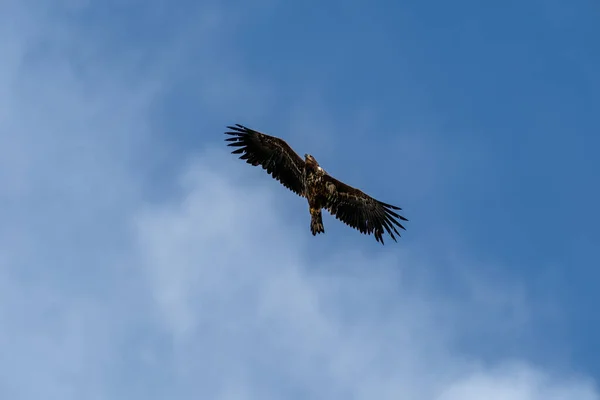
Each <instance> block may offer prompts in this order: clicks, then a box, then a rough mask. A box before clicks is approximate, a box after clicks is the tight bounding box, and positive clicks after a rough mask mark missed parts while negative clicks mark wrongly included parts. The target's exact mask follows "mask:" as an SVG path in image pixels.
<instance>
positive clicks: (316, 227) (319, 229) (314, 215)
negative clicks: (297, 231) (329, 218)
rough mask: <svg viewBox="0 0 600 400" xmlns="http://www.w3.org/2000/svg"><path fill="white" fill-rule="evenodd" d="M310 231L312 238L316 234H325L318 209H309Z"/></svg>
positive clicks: (321, 216) (321, 215)
mask: <svg viewBox="0 0 600 400" xmlns="http://www.w3.org/2000/svg"><path fill="white" fill-rule="evenodd" d="M310 231H311V232H312V234H313V236H315V235H316V234H317V233H325V227H324V226H323V214H321V210H320V209H314V208H311V209H310Z"/></svg>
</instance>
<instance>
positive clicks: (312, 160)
mask: <svg viewBox="0 0 600 400" xmlns="http://www.w3.org/2000/svg"><path fill="white" fill-rule="evenodd" d="M304 162H305V163H306V165H307V166H309V167H311V168H314V169H315V170H318V171H323V168H321V166H320V165H319V163H318V162H317V160H316V159H315V158H314V157H313V156H311V155H310V154H305V155H304Z"/></svg>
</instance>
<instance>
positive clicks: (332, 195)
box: [323, 175, 408, 244]
mask: <svg viewBox="0 0 600 400" xmlns="http://www.w3.org/2000/svg"><path fill="white" fill-rule="evenodd" d="M323 179H324V180H325V188H326V191H327V194H328V201H327V206H326V207H325V208H326V209H327V211H329V212H330V213H331V215H333V216H335V218H337V219H339V220H340V221H342V222H344V223H345V224H346V225H349V226H350V227H352V228H354V229H357V230H359V231H360V232H361V233H363V234H366V235H370V234H372V233H373V234H374V235H375V240H377V241H378V242H381V244H384V243H383V233H384V230H385V231H387V233H388V234H389V235H390V236H391V237H392V239H394V241H395V242H396V241H397V240H396V237H395V236H394V233H395V234H397V235H398V236H400V233H399V232H398V230H397V229H396V226H397V227H399V228H401V229H404V230H406V228H404V226H402V224H401V223H400V221H399V220H402V221H408V220H407V219H406V218H404V217H403V216H401V215H399V214H397V213H396V212H394V211H393V210H401V208H400V207H396V206H393V205H391V204H387V203H383V202H381V201H379V200H376V199H374V198H373V197H371V196H369V195H367V194H366V193H364V192H362V191H360V190H359V189H356V188H353V187H352V186H349V185H346V184H345V183H343V182H340V181H339V180H337V179H335V178H334V177H332V176H330V175H325V176H324V177H323ZM394 225H395V226H394Z"/></svg>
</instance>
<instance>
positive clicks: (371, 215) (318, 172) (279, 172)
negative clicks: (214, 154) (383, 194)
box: [225, 124, 408, 244]
mask: <svg viewBox="0 0 600 400" xmlns="http://www.w3.org/2000/svg"><path fill="white" fill-rule="evenodd" d="M227 128H228V129H231V131H228V132H225V134H226V135H231V136H232V137H230V138H227V139H225V140H226V141H228V142H231V143H229V144H228V146H232V147H238V148H237V149H235V150H233V151H232V153H233V154H240V157H239V158H240V159H242V160H246V162H247V163H248V164H251V165H254V166H258V165H260V166H261V167H262V168H263V169H265V170H266V171H267V172H268V173H269V174H270V175H271V176H272V177H273V178H275V179H277V180H278V181H279V182H280V183H281V184H282V185H283V186H285V187H286V188H288V189H290V190H291V191H293V192H294V193H296V194H298V195H299V196H302V197H305V198H306V199H307V200H308V205H309V211H310V215H311V222H310V228H311V232H312V234H313V235H316V234H317V233H323V232H325V229H324V227H323V220H322V214H321V210H322V209H326V210H327V211H329V213H330V214H331V215H333V216H334V217H335V218H337V219H338V220H340V221H342V222H344V223H345V224H346V225H348V226H350V227H352V228H354V229H357V230H358V231H360V232H361V233H363V234H366V235H371V234H373V235H374V236H375V240H377V241H378V242H381V244H384V243H383V234H384V232H387V233H388V234H389V235H390V237H391V238H392V239H394V241H397V240H396V237H395V235H394V234H396V235H398V236H400V233H399V232H398V230H397V229H396V227H398V228H401V229H405V228H404V226H402V224H401V223H400V220H402V221H408V220H407V219H406V218H404V217H403V216H401V215H399V214H398V213H396V212H395V211H394V210H401V208H400V207H396V206H393V205H391V204H387V203H383V202H381V201H379V200H377V199H374V198H373V197H371V196H369V195H367V194H366V193H364V192H362V191H361V190H359V189H356V188H354V187H352V186H349V185H347V184H345V183H343V182H340V181H339V180H337V179H335V178H334V177H332V176H331V175H329V174H328V173H327V172H326V171H325V170H324V169H323V168H321V167H320V166H319V163H318V162H317V160H315V158H314V157H313V156H311V155H310V154H305V155H304V160H303V159H302V158H301V157H300V156H299V155H298V154H296V152H294V150H293V149H292V148H291V147H290V146H289V145H288V144H287V143H286V142H285V141H284V140H282V139H279V138H277V137H274V136H269V135H266V134H264V133H261V132H258V131H255V130H253V129H249V128H246V127H245V126H243V125H240V124H236V126H228V127H227Z"/></svg>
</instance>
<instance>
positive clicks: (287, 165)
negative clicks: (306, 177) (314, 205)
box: [225, 124, 304, 196]
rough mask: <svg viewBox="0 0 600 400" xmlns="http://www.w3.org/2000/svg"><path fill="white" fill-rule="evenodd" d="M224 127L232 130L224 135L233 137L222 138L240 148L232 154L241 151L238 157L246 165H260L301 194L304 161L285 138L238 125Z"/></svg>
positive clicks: (302, 189) (302, 193)
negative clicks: (244, 161)
mask: <svg viewBox="0 0 600 400" xmlns="http://www.w3.org/2000/svg"><path fill="white" fill-rule="evenodd" d="M227 128H228V129H231V130H232V132H225V134H226V135H232V136H233V137H231V138H227V139H225V140H226V141H228V142H232V143H229V144H228V146H232V147H239V149H236V150H233V151H232V153H233V154H241V156H240V157H239V158H240V159H242V160H246V162H247V163H248V164H251V165H254V166H257V165H260V166H262V168H263V169H265V170H267V173H269V174H271V176H272V177H273V178H275V179H277V180H278V181H279V182H281V184H282V185H283V186H285V187H286V188H288V189H290V190H291V191H293V192H294V193H296V194H298V195H300V196H303V195H304V183H303V180H302V171H303V169H304V160H303V159H302V158H301V157H300V156H299V155H298V154H296V152H294V150H292V148H291V147H290V146H289V145H288V144H287V143H286V142H285V141H284V140H282V139H279V138H277V137H274V136H269V135H266V134H264V133H261V132H258V131H255V130H253V129H249V128H246V127H245V126H243V125H240V124H236V126H228V127H227Z"/></svg>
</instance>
